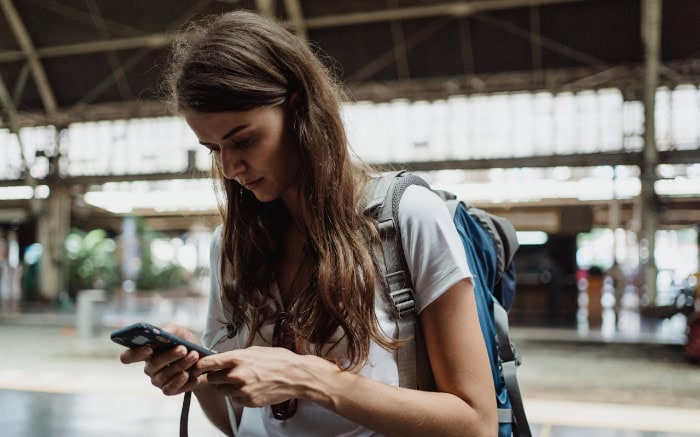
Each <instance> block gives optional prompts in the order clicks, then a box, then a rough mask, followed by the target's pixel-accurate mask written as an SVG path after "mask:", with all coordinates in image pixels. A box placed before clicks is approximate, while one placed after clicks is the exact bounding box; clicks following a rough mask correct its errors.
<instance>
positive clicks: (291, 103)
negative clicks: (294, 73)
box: [287, 93, 301, 114]
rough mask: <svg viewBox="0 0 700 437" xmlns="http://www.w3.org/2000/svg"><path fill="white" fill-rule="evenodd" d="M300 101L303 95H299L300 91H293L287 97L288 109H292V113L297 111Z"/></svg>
mask: <svg viewBox="0 0 700 437" xmlns="http://www.w3.org/2000/svg"><path fill="white" fill-rule="evenodd" d="M300 102H301V97H299V93H292V94H291V95H290V96H289V98H288V99H287V109H288V110H289V111H291V112H292V114H294V113H296V111H297V110H298V109H299V103H300Z"/></svg>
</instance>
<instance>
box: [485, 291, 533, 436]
mask: <svg viewBox="0 0 700 437" xmlns="http://www.w3.org/2000/svg"><path fill="white" fill-rule="evenodd" d="M493 318H494V321H495V324H496V340H497V342H498V356H499V358H500V359H501V369H502V370H503V380H504V382H505V384H506V390H508V398H509V399H510V404H511V407H512V408H513V418H515V427H516V428H517V429H514V435H517V436H520V437H531V434H530V425H529V424H528V422H527V416H526V415H525V407H524V406H523V399H522V396H521V394H520V385H519V384H518V376H517V368H518V366H519V365H520V357H519V356H518V355H517V354H516V352H515V348H514V346H513V345H512V344H511V342H510V336H509V334H508V331H509V329H508V313H507V312H506V310H505V309H504V308H503V307H502V306H501V305H500V304H499V303H498V302H494V303H493ZM499 421H500V417H499Z"/></svg>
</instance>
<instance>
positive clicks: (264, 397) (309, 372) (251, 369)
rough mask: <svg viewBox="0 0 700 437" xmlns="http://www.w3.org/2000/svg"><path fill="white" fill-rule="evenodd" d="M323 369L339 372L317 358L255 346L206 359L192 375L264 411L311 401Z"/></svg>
mask: <svg viewBox="0 0 700 437" xmlns="http://www.w3.org/2000/svg"><path fill="white" fill-rule="evenodd" d="M323 368H326V370H335V371H337V367H336V366H334V365H333V364H331V363H329V362H328V361H326V360H324V359H321V358H318V357H315V356H311V355H297V354H295V353H293V352H290V351H289V350H287V349H284V348H271V347H259V346H252V347H249V348H246V349H238V350H233V351H230V352H223V353H220V354H216V355H211V356H208V357H203V358H201V359H200V360H199V361H198V362H197V364H196V365H195V367H194V369H193V371H192V373H193V375H197V376H199V375H202V374H204V373H205V372H207V373H206V379H207V382H208V383H209V384H213V385H215V386H216V387H217V390H218V392H219V393H220V394H222V395H226V396H231V397H232V398H233V401H234V402H236V403H239V404H241V405H243V406H246V407H262V406H266V405H273V404H277V403H280V402H283V401H286V400H287V399H292V398H297V399H304V398H309V397H311V393H310V391H311V390H312V387H313V386H314V384H313V382H314V380H315V378H314V374H315V373H316V372H317V371H320V370H321V369H323ZM331 368H332V369H331Z"/></svg>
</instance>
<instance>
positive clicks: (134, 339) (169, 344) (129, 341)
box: [110, 322, 216, 356]
mask: <svg viewBox="0 0 700 437" xmlns="http://www.w3.org/2000/svg"><path fill="white" fill-rule="evenodd" d="M110 337H111V339H112V341H113V342H115V343H118V344H120V345H122V346H126V347H128V348H136V347H141V346H150V347H152V348H153V350H154V351H161V350H165V349H170V348H173V347H175V346H179V345H182V346H185V347H186V348H187V349H188V350H193V351H197V353H198V354H199V355H200V356H206V355H213V354H215V353H216V352H214V351H212V350H209V349H205V348H203V347H201V346H198V345H196V344H194V343H192V342H189V341H187V340H185V339H183V338H180V337H178V336H177V335H175V334H171V333H169V332H167V331H164V330H162V329H160V328H158V327H157V326H153V325H151V324H150V323H145V322H141V323H134V324H133V325H129V326H126V327H124V328H121V329H118V330H116V331H114V332H113V333H112V335H111V336H110Z"/></svg>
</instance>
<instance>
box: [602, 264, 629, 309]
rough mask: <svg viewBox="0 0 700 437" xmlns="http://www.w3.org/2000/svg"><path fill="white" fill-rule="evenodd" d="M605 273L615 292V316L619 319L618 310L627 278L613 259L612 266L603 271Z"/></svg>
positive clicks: (620, 307) (620, 306)
mask: <svg viewBox="0 0 700 437" xmlns="http://www.w3.org/2000/svg"><path fill="white" fill-rule="evenodd" d="M605 275H606V276H608V277H609V278H610V280H612V287H613V292H614V294H615V308H614V309H615V318H616V320H618V321H619V320H620V311H622V299H623V298H624V295H625V288H626V287H627V278H626V276H625V272H624V271H622V268H621V267H620V264H618V263H617V261H613V264H612V266H610V268H609V269H608V271H607V272H605Z"/></svg>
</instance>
